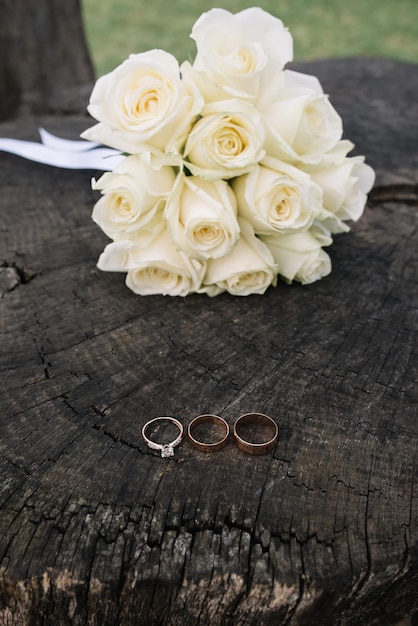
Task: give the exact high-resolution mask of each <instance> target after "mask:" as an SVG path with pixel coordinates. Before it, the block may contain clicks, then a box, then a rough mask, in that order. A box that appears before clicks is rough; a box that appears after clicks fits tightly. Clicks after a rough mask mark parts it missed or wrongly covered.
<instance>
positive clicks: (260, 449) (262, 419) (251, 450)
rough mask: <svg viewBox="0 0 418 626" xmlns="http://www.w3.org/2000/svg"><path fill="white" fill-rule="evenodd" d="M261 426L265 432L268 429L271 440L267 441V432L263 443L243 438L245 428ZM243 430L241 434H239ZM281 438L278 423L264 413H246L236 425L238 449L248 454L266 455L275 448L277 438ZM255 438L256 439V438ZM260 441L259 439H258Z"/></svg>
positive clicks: (235, 432) (235, 435)
mask: <svg viewBox="0 0 418 626" xmlns="http://www.w3.org/2000/svg"><path fill="white" fill-rule="evenodd" d="M257 425H258V426H261V427H262V428H263V431H265V430H266V429H267V431H268V434H269V435H271V436H270V438H269V439H265V432H264V433H263V435H262V438H263V440H262V441H258V440H255V441H248V440H247V439H245V438H244V437H243V433H242V430H243V427H244V426H257ZM240 429H241V434H240V433H239V432H238V431H239V430H240ZM278 436H279V428H278V426H277V424H276V422H275V421H274V420H273V419H272V418H271V417H269V416H268V415H264V413H245V414H244V415H241V416H240V417H239V418H238V419H237V420H236V422H235V424H234V439H235V443H236V445H237V447H238V448H239V449H240V450H242V451H243V452H246V453H247V454H254V455H258V454H265V453H266V452H268V451H269V450H271V449H272V448H274V446H275V444H276V441H277V437H278ZM254 438H255V437H254ZM257 439H258V437H257Z"/></svg>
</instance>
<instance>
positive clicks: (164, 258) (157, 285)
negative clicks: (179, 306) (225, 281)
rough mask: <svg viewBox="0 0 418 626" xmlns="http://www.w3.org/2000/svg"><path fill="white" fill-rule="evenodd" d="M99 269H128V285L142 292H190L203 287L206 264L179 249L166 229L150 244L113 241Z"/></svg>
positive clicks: (103, 253)
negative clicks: (188, 256) (139, 245)
mask: <svg viewBox="0 0 418 626" xmlns="http://www.w3.org/2000/svg"><path fill="white" fill-rule="evenodd" d="M97 266H98V267H99V269H102V270H105V271H112V272H115V271H116V272H126V271H127V272H128V274H127V276H126V285H127V286H128V287H129V288H130V289H132V291H133V292H134V293H137V294H139V295H141V296H148V295H154V294H161V295H163V296H166V295H169V296H187V295H188V294H190V293H195V292H196V291H198V290H199V288H200V286H201V283H202V279H203V276H204V273H205V269H206V265H205V264H204V263H202V262H200V261H197V260H191V259H188V258H187V256H186V255H185V254H183V253H182V252H179V251H178V250H176V248H175V247H174V245H173V244H172V242H171V238H170V235H169V233H168V231H167V230H166V229H164V230H162V231H160V232H159V233H158V234H156V236H155V237H154V238H153V239H152V241H151V242H150V243H149V244H148V246H146V247H138V246H136V245H135V243H134V242H133V241H123V240H121V241H115V242H113V243H110V244H109V245H108V246H106V248H105V249H104V251H103V252H102V254H101V255H100V258H99V261H98V264H97Z"/></svg>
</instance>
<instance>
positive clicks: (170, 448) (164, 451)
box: [142, 416, 184, 458]
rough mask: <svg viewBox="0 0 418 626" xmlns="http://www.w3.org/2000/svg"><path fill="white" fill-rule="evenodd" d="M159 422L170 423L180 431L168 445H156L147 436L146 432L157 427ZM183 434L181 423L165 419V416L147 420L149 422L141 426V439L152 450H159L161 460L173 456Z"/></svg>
mask: <svg viewBox="0 0 418 626" xmlns="http://www.w3.org/2000/svg"><path fill="white" fill-rule="evenodd" d="M161 422H169V423H170V422H172V423H173V424H174V425H175V426H177V428H178V429H179V431H180V432H179V435H178V436H177V437H176V438H175V439H173V441H170V442H169V443H157V442H156V441H153V440H152V439H150V438H149V437H148V436H147V432H148V433H149V431H150V430H151V428H152V426H153V425H154V426H155V425H158V423H161ZM183 432H184V429H183V424H181V422H179V421H178V420H176V419H175V418H174V417H167V416H164V417H154V419H152V420H149V422H147V423H146V424H145V425H144V426H143V428H142V437H143V439H144V441H145V443H146V444H147V446H148V447H149V448H152V449H153V450H159V451H160V452H161V456H162V457H163V458H166V457H170V456H174V448H175V447H176V446H178V445H179V443H180V442H181V440H182V438H183Z"/></svg>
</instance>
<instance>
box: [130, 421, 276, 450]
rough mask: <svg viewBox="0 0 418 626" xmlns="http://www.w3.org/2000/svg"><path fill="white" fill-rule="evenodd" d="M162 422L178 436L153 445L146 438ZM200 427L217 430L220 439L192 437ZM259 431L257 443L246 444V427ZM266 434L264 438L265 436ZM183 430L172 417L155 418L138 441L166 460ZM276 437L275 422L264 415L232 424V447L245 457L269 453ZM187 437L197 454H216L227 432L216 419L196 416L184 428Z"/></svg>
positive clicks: (225, 427)
mask: <svg viewBox="0 0 418 626" xmlns="http://www.w3.org/2000/svg"><path fill="white" fill-rule="evenodd" d="M158 422H160V423H162V422H166V424H169V423H171V424H174V425H175V426H176V427H177V429H178V435H177V436H176V437H175V438H174V439H173V440H172V441H171V442H170V443H167V444H162V443H157V442H156V441H154V440H153V439H151V438H150V436H148V435H149V432H150V430H151V429H152V428H153V427H154V426H156V425H157V423H158ZM202 424H213V425H215V426H217V427H220V429H221V437H220V438H218V439H216V440H215V441H203V440H202V439H201V438H200V437H199V438H198V437H197V436H196V431H197V430H198V428H199V427H200V426H201V425H202ZM257 426H258V427H260V426H261V427H262V429H263V435H262V437H261V441H259V438H260V436H257V437H256V438H255V437H254V438H255V439H256V440H255V441H254V440H249V439H248V438H247V437H248V435H247V434H245V432H246V430H248V427H250V429H251V428H253V427H257ZM266 431H267V434H266ZM183 434H184V428H183V425H182V423H181V422H179V421H178V420H177V419H175V418H174V417H155V418H154V419H152V420H150V421H149V422H147V423H146V424H145V425H144V427H143V428H142V437H143V439H144V441H145V442H146V444H147V445H148V447H149V448H152V449H153V450H159V451H160V452H161V456H162V457H170V456H173V455H174V448H175V447H176V446H178V445H179V443H181V440H182V439H183ZM278 435H279V429H278V426H277V424H276V422H275V421H274V420H273V419H272V418H271V417H269V416H268V415H264V413H245V414H244V415H241V416H240V417H239V418H238V419H237V420H236V421H235V423H234V426H233V437H234V441H235V444H236V446H237V447H238V448H239V449H240V450H242V451H243V452H246V453H247V454H252V455H260V454H265V453H266V452H268V451H269V450H271V449H272V448H273V447H274V446H275V444H276V441H277V438H278ZM187 437H188V439H189V441H190V443H191V445H192V446H193V447H194V448H197V450H201V451H202V452H216V451H217V450H221V449H222V448H223V447H224V446H226V444H227V443H228V441H229V438H230V428H229V424H228V423H227V422H226V420H224V418H223V417H219V415H212V414H205V415H198V416H197V417H195V418H193V419H192V421H191V422H190V424H189V425H188V428H187Z"/></svg>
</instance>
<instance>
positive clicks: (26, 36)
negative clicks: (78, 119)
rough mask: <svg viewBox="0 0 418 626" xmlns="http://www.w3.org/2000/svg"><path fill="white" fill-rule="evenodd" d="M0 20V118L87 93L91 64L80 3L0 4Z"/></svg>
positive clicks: (36, 0) (11, 0) (19, 0)
mask: <svg viewBox="0 0 418 626" xmlns="http://www.w3.org/2000/svg"><path fill="white" fill-rule="evenodd" d="M0 16H1V21H0V120H4V119H7V118H9V117H12V116H16V115H19V114H20V115H21V114H24V113H26V114H29V113H38V114H39V113H47V112H50V111H52V110H54V109H56V107H57V101H58V102H59V103H61V105H63V103H64V102H65V99H68V100H70V93H71V92H73V93H74V90H76V91H78V90H81V91H82V93H84V94H85V95H86V94H87V91H86V90H88V89H91V84H92V81H93V65H92V63H91V60H90V56H89V52H88V48H87V42H86V38H85V35H84V29H83V21H82V15H81V4H80V0H65V1H64V2H63V1H62V0H0ZM71 99H72V100H73V99H74V96H73V95H72V96H71Z"/></svg>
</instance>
